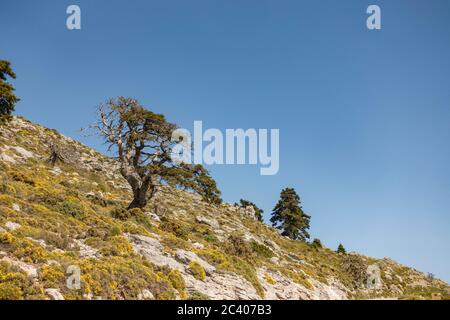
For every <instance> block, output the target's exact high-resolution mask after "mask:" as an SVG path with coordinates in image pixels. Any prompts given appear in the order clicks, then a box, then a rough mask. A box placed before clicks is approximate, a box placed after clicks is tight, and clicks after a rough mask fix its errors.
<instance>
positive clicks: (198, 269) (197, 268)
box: [189, 261, 206, 281]
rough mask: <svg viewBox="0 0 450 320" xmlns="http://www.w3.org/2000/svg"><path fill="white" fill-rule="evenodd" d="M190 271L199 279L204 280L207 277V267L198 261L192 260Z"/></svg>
mask: <svg viewBox="0 0 450 320" xmlns="http://www.w3.org/2000/svg"><path fill="white" fill-rule="evenodd" d="M189 271H190V272H191V274H192V275H193V276H194V278H195V279H197V280H201V281H203V280H205V279H206V272H205V269H204V268H203V267H202V266H201V265H200V264H199V263H198V262H196V261H191V263H190V264H189Z"/></svg>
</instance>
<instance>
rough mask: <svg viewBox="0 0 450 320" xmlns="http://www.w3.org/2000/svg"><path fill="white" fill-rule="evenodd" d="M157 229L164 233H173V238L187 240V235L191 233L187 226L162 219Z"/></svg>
mask: <svg viewBox="0 0 450 320" xmlns="http://www.w3.org/2000/svg"><path fill="white" fill-rule="evenodd" d="M159 228H160V229H161V230H164V231H166V232H170V233H173V234H174V235H175V236H177V237H179V238H181V239H187V238H188V235H189V233H190V232H191V229H190V227H189V226H188V225H187V224H185V223H182V222H179V221H174V220H169V219H167V218H164V217H163V218H162V219H161V223H160V225H159Z"/></svg>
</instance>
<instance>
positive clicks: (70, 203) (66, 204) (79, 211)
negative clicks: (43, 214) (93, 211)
mask: <svg viewBox="0 0 450 320" xmlns="http://www.w3.org/2000/svg"><path fill="white" fill-rule="evenodd" d="M56 209H57V211H58V212H60V213H62V214H65V215H68V216H72V217H74V218H76V219H81V218H83V217H84V215H85V209H84V208H83V206H82V205H81V204H80V203H79V202H77V201H74V200H66V201H63V202H61V203H60V204H58V205H57V207H56Z"/></svg>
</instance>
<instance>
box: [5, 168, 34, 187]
mask: <svg viewBox="0 0 450 320" xmlns="http://www.w3.org/2000/svg"><path fill="white" fill-rule="evenodd" d="M9 174H10V176H11V178H12V179H13V180H14V181H18V182H23V183H26V184H29V185H30V186H35V185H36V182H35V181H34V180H33V179H32V178H31V177H29V176H28V175H27V174H25V173H23V172H18V171H12V172H10V173H9Z"/></svg>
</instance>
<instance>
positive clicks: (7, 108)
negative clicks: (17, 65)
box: [0, 60, 20, 122]
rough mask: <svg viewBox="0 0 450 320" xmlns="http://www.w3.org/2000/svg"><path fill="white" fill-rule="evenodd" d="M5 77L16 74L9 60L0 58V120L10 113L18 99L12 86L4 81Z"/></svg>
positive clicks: (11, 76)
mask: <svg viewBox="0 0 450 320" xmlns="http://www.w3.org/2000/svg"><path fill="white" fill-rule="evenodd" d="M7 77H10V78H12V79H15V78H16V74H15V73H14V71H13V70H12V68H11V63H10V62H9V61H6V60H0V122H3V121H4V120H5V119H7V118H8V117H9V116H10V115H11V113H12V112H13V111H14V107H15V105H16V103H17V102H18V101H19V100H20V99H19V98H17V97H16V95H15V94H14V90H15V89H14V87H13V86H12V85H11V84H10V83H8V82H7V81H6V80H7Z"/></svg>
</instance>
